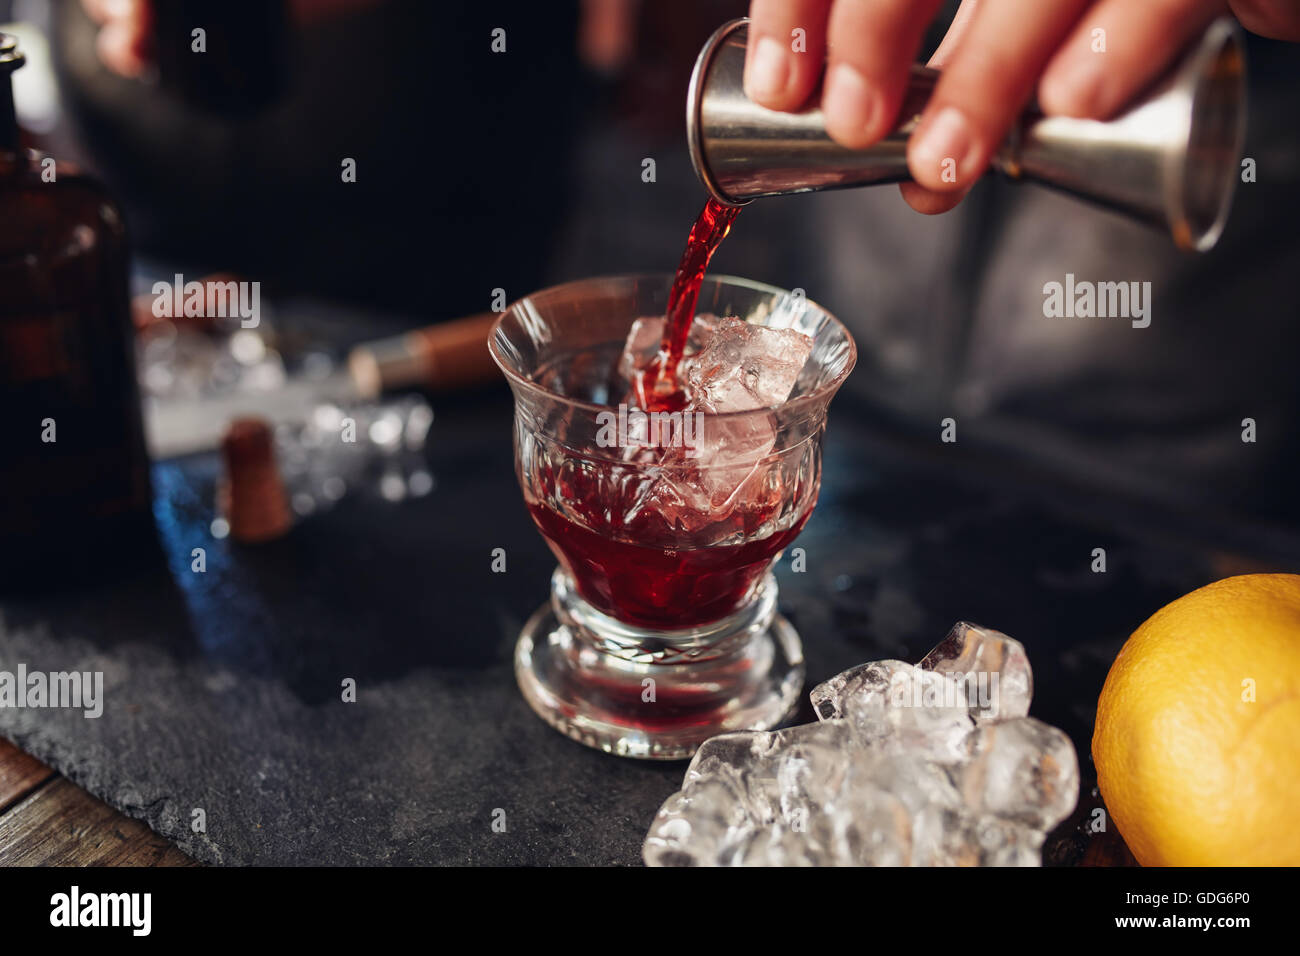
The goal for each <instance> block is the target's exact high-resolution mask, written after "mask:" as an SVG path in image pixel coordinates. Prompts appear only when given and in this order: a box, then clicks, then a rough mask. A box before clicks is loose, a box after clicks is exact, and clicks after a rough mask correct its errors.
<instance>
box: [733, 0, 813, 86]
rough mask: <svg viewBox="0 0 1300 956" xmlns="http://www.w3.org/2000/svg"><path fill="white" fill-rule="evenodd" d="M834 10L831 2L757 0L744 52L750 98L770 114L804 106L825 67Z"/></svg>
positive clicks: (750, 10)
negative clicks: (829, 18) (828, 23)
mask: <svg viewBox="0 0 1300 956" xmlns="http://www.w3.org/2000/svg"><path fill="white" fill-rule="evenodd" d="M830 6H831V4H830V0H753V3H751V4H750V8H749V16H750V19H751V21H752V22H751V23H750V24H749V47H748V49H747V50H746V52H745V95H746V96H748V97H749V98H750V99H751V100H753V101H754V102H755V103H758V104H759V105H760V106H766V107H767V108H768V109H771V110H797V109H799V107H801V106H803V105H804V102H805V101H806V100H807V99H808V97H809V96H810V95H811V94H812V91H813V90H814V89H815V88H816V86H817V81H818V80H819V79H820V78H821V73H822V67H823V66H824V65H825V63H826V17H827V14H828V13H829V12H830ZM796 31H797V32H796Z"/></svg>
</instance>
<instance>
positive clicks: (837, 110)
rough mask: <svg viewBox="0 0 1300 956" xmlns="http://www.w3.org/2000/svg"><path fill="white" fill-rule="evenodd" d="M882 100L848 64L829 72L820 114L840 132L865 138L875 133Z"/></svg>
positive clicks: (836, 66) (838, 64) (838, 65)
mask: <svg viewBox="0 0 1300 956" xmlns="http://www.w3.org/2000/svg"><path fill="white" fill-rule="evenodd" d="M880 110H881V98H880V94H879V93H877V92H876V91H875V90H874V89H873V88H872V86H871V84H869V83H868V82H867V80H866V78H865V77H863V75H862V74H861V73H859V72H858V71H857V70H856V69H855V68H854V67H852V66H850V65H849V64H848V63H837V64H836V65H835V66H834V67H832V68H831V72H830V76H829V78H828V79H827V83H826V101H825V102H824V103H823V104H822V112H823V113H825V114H826V119H827V122H828V123H829V124H830V125H833V126H834V127H835V128H836V130H839V131H842V132H849V131H857V132H858V133H859V134H865V133H867V132H868V131H870V130H874V129H875V124H876V123H877V122H878V120H879V116H878V114H879V113H880Z"/></svg>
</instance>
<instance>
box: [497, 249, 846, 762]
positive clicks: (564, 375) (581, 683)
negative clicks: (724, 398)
mask: <svg viewBox="0 0 1300 956" xmlns="http://www.w3.org/2000/svg"><path fill="white" fill-rule="evenodd" d="M671 284H672V276H671V275H643V276H622V277H616V278H601V279H588V280H583V281H579V282H572V283H568V284H566V285H561V286H556V287H554V288H550V289H546V290H543V291H541V292H536V293H533V294H532V295H529V296H527V297H526V298H523V299H521V300H519V301H517V302H515V303H514V304H513V305H511V306H510V308H509V309H508V310H507V311H506V312H505V313H503V314H502V316H501V318H500V319H499V320H498V322H497V323H496V325H495V327H494V329H493V332H492V335H491V336H490V338H489V348H490V350H491V352H492V356H493V358H494V359H495V360H496V362H497V364H498V365H499V366H500V367H501V369H502V371H503V372H504V373H505V375H506V378H507V379H508V380H509V382H510V387H511V389H512V390H513V392H514V398H515V429H514V434H515V465H516V471H517V473H518V477H519V482H520V485H521V486H522V488H523V493H524V500H525V503H526V504H527V506H528V509H529V511H530V512H531V514H532V516H533V519H534V521H535V522H536V523H537V526H538V528H539V529H540V530H541V532H542V534H543V536H544V537H545V538H546V541H547V543H548V544H549V545H550V547H551V550H552V551H553V552H554V553H555V556H556V558H557V559H558V560H559V567H558V568H556V570H555V573H554V575H553V576H552V578H551V599H550V601H549V602H548V603H547V604H545V605H543V606H542V607H541V608H540V609H539V610H538V611H537V613H535V614H534V615H533V616H532V618H531V619H529V621H528V622H527V624H525V625H524V629H523V632H522V633H521V634H520V636H519V642H518V645H517V646H516V650H515V674H516V677H517V679H518V681H519V686H520V688H521V689H522V691H523V694H524V697H525V698H526V699H527V701H528V703H529V704H530V705H531V706H532V708H533V709H534V710H535V711H536V712H537V713H538V714H539V715H541V716H542V717H543V718H544V719H545V720H546V721H547V722H549V723H550V724H551V725H552V726H554V727H555V728H556V729H558V730H560V731H562V732H563V733H566V734H568V735H569V736H570V737H572V738H574V739H575V740H578V741H580V742H582V743H584V744H587V745H589V746H592V747H596V748H599V749H601V750H605V751H607V752H610V753H616V754H620V755H623V756H629V757H641V758H649V759H664V760H671V759H679V758H684V757H688V756H690V755H691V754H692V753H694V751H695V749H696V748H697V747H698V746H699V745H700V743H702V742H703V741H704V740H706V739H708V738H709V737H712V736H714V735H716V734H719V733H724V732H727V731H732V730H742V729H767V728H771V727H774V726H776V725H778V724H780V723H781V722H782V721H783V720H784V719H785V718H786V717H787V716H788V715H789V714H790V712H791V710H792V709H793V707H794V706H795V704H796V701H797V700H798V698H799V695H800V692H801V690H802V687H803V679H804V666H803V652H802V648H801V646H800V642H799V636H798V634H797V633H795V630H794V628H793V627H791V625H790V623H789V622H788V621H787V620H786V619H785V618H784V617H782V616H781V615H780V614H779V613H778V612H777V586H776V581H775V578H774V577H773V575H772V568H773V566H774V564H775V563H776V561H777V559H778V558H779V557H780V555H781V552H782V550H783V549H784V548H785V547H786V546H787V545H788V544H789V543H790V542H791V541H792V540H793V539H794V537H795V536H796V535H797V534H798V533H799V531H800V529H802V527H803V525H804V522H805V521H807V519H808V517H809V515H810V514H811V513H812V509H813V505H814V504H815V503H816V500H817V492H818V488H819V485H820V481H821V445H822V435H823V433H824V431H825V427H826V411H827V405H828V403H829V402H830V400H831V397H832V396H833V395H834V394H835V392H836V390H837V389H838V388H839V386H840V385H841V384H842V383H843V381H844V379H845V377H846V376H847V375H848V374H849V371H850V370H851V369H852V368H853V363H854V361H855V359H856V350H855V348H854V344H853V339H852V338H851V337H850V336H849V333H848V331H847V330H846V329H845V328H844V326H843V325H841V324H840V322H839V321H838V320H836V319H835V318H834V317H833V316H831V315H830V314H829V313H828V312H826V311H825V310H824V309H822V308H821V307H820V306H818V305H816V304H815V303H813V302H811V301H808V300H807V299H806V298H805V297H804V296H803V295H802V294H801V293H790V292H786V291H784V290H781V289H777V288H773V287H771V286H767V285H761V284H759V283H757V282H750V281H747V280H744V279H736V278H730V277H723V276H716V277H708V278H706V279H705V280H704V284H703V287H702V289H701V292H700V298H699V305H698V306H697V309H696V315H697V316H698V317H705V316H717V317H727V316H735V317H738V318H740V319H743V320H744V321H746V322H749V323H752V324H757V325H764V326H769V327H774V328H791V329H795V330H796V331H799V332H802V333H804V334H806V335H808V336H809V337H811V338H812V340H813V349H812V353H811V356H810V357H809V358H808V360H807V363H806V364H805V365H804V367H803V370H802V372H801V373H800V374H799V377H798V380H797V381H796V383H795V386H794V388H793V390H792V392H791V393H790V397H789V398H788V399H787V400H786V401H784V402H781V403H780V404H778V405H776V406H774V407H770V408H759V409H755V410H749V411H734V412H726V413H718V414H704V415H701V416H697V417H696V416H691V417H683V418H682V419H680V420H679V425H678V428H677V430H676V431H674V428H673V427H672V424H673V423H671V422H669V421H667V420H662V421H660V422H658V423H657V427H656V428H655V429H653V430H651V429H650V428H648V427H647V425H646V423H645V422H644V421H641V422H638V420H637V417H636V413H635V411H633V410H630V409H628V408H627V406H626V405H622V407H620V404H621V403H623V402H624V400H625V397H626V393H627V379H626V376H625V375H624V374H623V373H622V372H620V370H619V364H620V356H621V353H622V350H623V345H624V341H625V339H626V337H627V334H628V330H629V329H630V327H631V325H632V322H633V320H634V319H636V318H638V317H654V316H662V315H663V314H664V309H665V307H666V305H667V299H668V291H669V288H670V286H671ZM699 321H701V319H698V318H697V322H699ZM647 445H650V446H652V447H646V446H647Z"/></svg>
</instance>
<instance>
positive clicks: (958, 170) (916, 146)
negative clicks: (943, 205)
mask: <svg viewBox="0 0 1300 956" xmlns="http://www.w3.org/2000/svg"><path fill="white" fill-rule="evenodd" d="M973 146H974V137H973V136H972V135H971V127H970V123H968V122H967V121H966V117H965V116H963V115H962V113H961V110H959V109H957V108H956V107H953V106H945V107H944V108H943V109H941V110H940V111H939V112H938V113H937V114H935V116H934V118H933V119H931V120H930V121H929V122H928V123H926V124H925V127H924V128H923V129H922V130H921V132H920V135H919V136H918V137H917V139H916V141H915V142H914V143H913V144H912V161H913V162H914V163H915V164H916V165H917V166H918V167H920V168H922V169H932V170H934V173H935V180H936V181H939V182H944V183H957V182H960V176H961V175H962V174H964V173H965V172H966V170H967V167H968V159H969V157H970V153H971V151H972V148H973Z"/></svg>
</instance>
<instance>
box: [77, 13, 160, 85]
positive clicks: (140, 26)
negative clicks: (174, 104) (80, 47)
mask: <svg viewBox="0 0 1300 956" xmlns="http://www.w3.org/2000/svg"><path fill="white" fill-rule="evenodd" d="M83 6H84V7H85V8H86V12H87V13H88V14H90V16H91V18H92V19H94V20H95V22H97V23H99V24H100V28H99V35H98V36H97V37H96V38H95V48H96V50H97V52H98V53H99V59H100V61H101V62H102V63H103V64H104V66H106V67H108V69H110V70H112V71H113V72H114V73H119V74H121V75H122V76H128V77H136V76H140V75H141V74H143V73H144V72H145V71H146V70H147V69H148V66H149V60H150V56H151V50H150V47H151V44H152V36H151V30H152V28H153V27H152V24H153V20H152V13H153V8H152V7H151V6H150V4H149V2H148V0H83Z"/></svg>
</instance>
